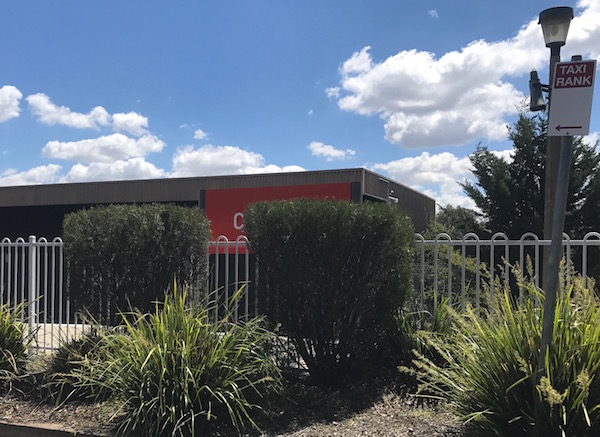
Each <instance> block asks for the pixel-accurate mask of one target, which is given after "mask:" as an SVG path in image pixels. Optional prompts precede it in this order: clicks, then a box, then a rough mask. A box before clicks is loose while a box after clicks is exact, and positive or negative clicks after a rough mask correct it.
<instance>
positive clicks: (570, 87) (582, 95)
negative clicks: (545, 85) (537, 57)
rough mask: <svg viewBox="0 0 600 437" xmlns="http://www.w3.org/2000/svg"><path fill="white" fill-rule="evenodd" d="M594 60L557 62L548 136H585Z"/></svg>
mask: <svg viewBox="0 0 600 437" xmlns="http://www.w3.org/2000/svg"><path fill="white" fill-rule="evenodd" d="M595 75H596V61H595V60H594V61H573V62H558V63H557V64H556V67H555V70H554V82H553V83H552V91H551V93H552V94H551V97H550V114H549V116H548V135H549V136H555V137H562V136H573V135H588V134H589V133H590V117H591V115H592V98H593V95H594V79H595Z"/></svg>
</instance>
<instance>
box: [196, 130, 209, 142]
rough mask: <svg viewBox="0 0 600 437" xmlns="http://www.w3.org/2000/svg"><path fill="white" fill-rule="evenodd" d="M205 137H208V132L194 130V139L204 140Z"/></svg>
mask: <svg viewBox="0 0 600 437" xmlns="http://www.w3.org/2000/svg"><path fill="white" fill-rule="evenodd" d="M206 138H208V134H207V133H206V132H204V131H203V130H202V129H197V130H196V131H195V132H194V139H195V140H205V139H206Z"/></svg>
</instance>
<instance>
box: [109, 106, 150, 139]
mask: <svg viewBox="0 0 600 437" xmlns="http://www.w3.org/2000/svg"><path fill="white" fill-rule="evenodd" d="M112 122H113V130H114V131H115V132H128V133H130V134H132V135H135V136H138V137H139V136H142V135H145V134H147V133H148V117H144V116H143V115H140V114H138V113H137V112H128V113H126V114H124V113H121V112H120V113H116V114H113V116H112Z"/></svg>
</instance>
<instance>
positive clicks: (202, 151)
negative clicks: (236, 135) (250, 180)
mask: <svg viewBox="0 0 600 437" xmlns="http://www.w3.org/2000/svg"><path fill="white" fill-rule="evenodd" d="M302 170H303V169H302V168H301V167H298V166H286V167H278V166H276V165H267V166H265V162H264V158H263V156H262V155H260V154H258V153H254V152H248V151H246V150H243V149H240V148H239V147H234V146H213V145H210V144H209V145H206V146H203V147H200V148H198V149H194V147H192V146H186V147H182V148H179V149H177V152H176V153H175V155H174V156H173V172H172V173H171V175H170V176H172V177H188V176H214V175H228V174H250V173H274V172H286V171H302Z"/></svg>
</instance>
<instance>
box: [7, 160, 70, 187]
mask: <svg viewBox="0 0 600 437" xmlns="http://www.w3.org/2000/svg"><path fill="white" fill-rule="evenodd" d="M60 168H61V167H60V165H56V164H49V165H42V166H39V167H35V168H31V169H29V170H26V171H23V172H17V171H16V170H14V169H8V170H5V171H4V172H2V173H0V186H4V187H8V186H17V185H37V184H49V183H53V182H55V181H56V176H57V173H58V172H59V171H60Z"/></svg>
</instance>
